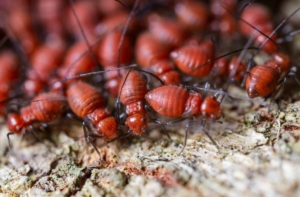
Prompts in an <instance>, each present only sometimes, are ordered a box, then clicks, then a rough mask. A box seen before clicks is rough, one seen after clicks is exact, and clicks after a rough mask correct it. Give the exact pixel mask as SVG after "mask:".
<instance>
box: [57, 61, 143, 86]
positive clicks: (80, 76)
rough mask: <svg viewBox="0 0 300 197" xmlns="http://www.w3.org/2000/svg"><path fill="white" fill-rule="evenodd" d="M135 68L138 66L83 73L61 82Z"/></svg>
mask: <svg viewBox="0 0 300 197" xmlns="http://www.w3.org/2000/svg"><path fill="white" fill-rule="evenodd" d="M135 67H137V65H136V64H132V65H129V66H123V67H120V68H112V69H107V70H101V71H93V72H89V73H82V74H78V75H73V76H70V77H65V78H64V79H62V80H61V82H63V83H64V82H66V81H68V80H71V79H79V78H84V77H88V76H94V75H99V74H103V73H106V72H111V71H116V70H118V71H119V70H123V69H131V68H135ZM56 82H57V81H56ZM56 82H54V83H56Z"/></svg>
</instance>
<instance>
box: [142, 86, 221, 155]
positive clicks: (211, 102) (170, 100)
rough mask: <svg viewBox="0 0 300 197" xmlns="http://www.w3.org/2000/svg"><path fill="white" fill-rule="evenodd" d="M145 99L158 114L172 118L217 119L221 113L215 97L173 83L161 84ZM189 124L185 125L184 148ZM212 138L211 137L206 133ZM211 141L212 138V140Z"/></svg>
mask: <svg viewBox="0 0 300 197" xmlns="http://www.w3.org/2000/svg"><path fill="white" fill-rule="evenodd" d="M145 99H146V101H147V102H148V103H149V105H150V106H151V107H152V108H153V109H154V110H155V111H156V112H157V113H159V114H161V115H163V116H166V117H172V118H190V117H198V116H202V118H203V119H213V120H217V119H219V118H220V117H221V115H222V109H221V105H220V102H219V101H218V100H217V98H216V97H206V98H205V99H204V100H203V98H202V95H201V94H200V93H197V92H194V91H190V92H188V91H187V90H186V89H185V88H182V87H180V86H175V85H169V86H161V87H158V88H155V89H153V90H151V91H149V92H148V93H147V94H146V95H145ZM188 129H189V124H187V125H186V134H185V140H184V147H183V149H182V150H181V151H180V153H181V152H182V151H183V150H184V148H185V146H186V140H187V132H188ZM206 134H207V135H208V133H206ZM208 137H209V138H210V139H211V140H212V138H211V137H210V136H209V135H208ZM212 142H213V143H215V142H214V140H212Z"/></svg>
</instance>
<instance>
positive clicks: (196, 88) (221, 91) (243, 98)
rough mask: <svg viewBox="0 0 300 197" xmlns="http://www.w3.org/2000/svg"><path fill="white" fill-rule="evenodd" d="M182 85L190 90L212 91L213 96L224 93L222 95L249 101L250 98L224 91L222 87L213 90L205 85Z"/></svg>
mask: <svg viewBox="0 0 300 197" xmlns="http://www.w3.org/2000/svg"><path fill="white" fill-rule="evenodd" d="M184 87H185V88H187V89H190V90H195V91H199V90H201V91H206V92H212V93H215V97H216V96H217V95H224V96H228V97H231V98H235V99H241V100H248V101H251V99H250V98H248V97H243V96H239V95H235V94H231V93H228V92H226V91H224V90H223V89H220V90H213V89H208V88H207V87H204V88H201V87H196V86H184ZM221 102H222V101H221Z"/></svg>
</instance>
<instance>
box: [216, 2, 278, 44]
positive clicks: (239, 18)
mask: <svg viewBox="0 0 300 197" xmlns="http://www.w3.org/2000/svg"><path fill="white" fill-rule="evenodd" d="M218 3H219V4H220V5H221V6H222V7H223V9H224V10H226V11H227V12H228V13H229V14H231V15H232V16H233V17H234V18H236V19H237V20H240V21H242V22H243V23H245V24H247V25H248V26H250V27H251V28H252V29H254V30H255V31H257V32H259V33H260V34H261V35H263V36H265V37H266V38H268V39H267V41H268V40H270V41H271V42H272V43H273V44H275V45H276V46H278V44H277V43H276V42H275V41H274V40H273V39H272V38H271V37H269V36H268V35H266V34H265V33H263V32H262V31H260V30H259V29H257V28H256V27H255V26H253V25H252V24H250V23H248V22H247V21H246V20H244V19H242V18H241V17H238V16H236V15H235V14H232V13H231V12H230V11H229V10H228V9H227V8H226V7H225V6H224V5H223V3H222V2H219V1H218ZM248 5H249V4H248ZM248 5H247V6H248ZM245 8H246V7H245ZM245 8H244V9H245Z"/></svg>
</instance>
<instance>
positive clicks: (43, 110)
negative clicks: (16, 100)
mask: <svg viewBox="0 0 300 197" xmlns="http://www.w3.org/2000/svg"><path fill="white" fill-rule="evenodd" d="M65 104H66V99H65V98H63V97H61V96H60V95H59V94H56V93H40V94H38V95H37V96H36V97H34V99H33V101H32V102H31V103H30V105H28V106H25V107H22V108H21V110H20V113H19V114H18V113H9V114H8V116H7V120H6V124H7V127H8V129H9V130H10V132H9V133H8V134H7V139H8V142H9V146H10V147H12V146H11V142H10V138H9V136H10V135H12V134H25V133H26V132H33V133H34V134H35V131H36V130H37V128H36V127H34V126H33V123H40V125H41V124H43V123H50V122H52V121H55V120H57V119H58V118H60V117H61V116H62V113H63V111H64V107H65Z"/></svg>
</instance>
